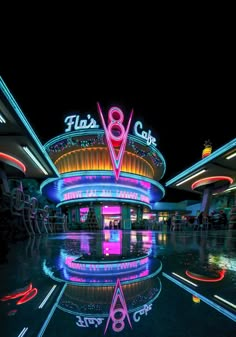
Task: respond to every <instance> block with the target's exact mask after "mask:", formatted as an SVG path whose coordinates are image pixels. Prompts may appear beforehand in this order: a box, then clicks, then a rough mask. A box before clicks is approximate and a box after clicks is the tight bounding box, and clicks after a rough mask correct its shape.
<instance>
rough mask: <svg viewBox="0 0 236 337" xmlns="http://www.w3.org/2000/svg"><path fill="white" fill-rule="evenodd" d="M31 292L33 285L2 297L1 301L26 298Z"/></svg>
mask: <svg viewBox="0 0 236 337" xmlns="http://www.w3.org/2000/svg"><path fill="white" fill-rule="evenodd" d="M31 290H32V283H30V284H29V285H27V286H26V287H25V288H22V289H18V290H16V291H15V292H13V293H12V294H10V295H6V296H4V297H2V298H1V299H0V300H1V301H8V300H14V299H15V298H18V297H21V296H24V295H25V294H27V293H28V292H29V291H31Z"/></svg>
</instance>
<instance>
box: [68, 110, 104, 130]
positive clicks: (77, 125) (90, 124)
mask: <svg viewBox="0 0 236 337" xmlns="http://www.w3.org/2000/svg"><path fill="white" fill-rule="evenodd" d="M64 122H65V124H67V128H66V129H65V132H69V131H72V127H73V129H74V130H81V129H98V128H99V125H98V124H97V122H96V121H95V119H94V118H91V115H90V114H87V119H80V115H71V116H67V117H66V118H65V120H64Z"/></svg>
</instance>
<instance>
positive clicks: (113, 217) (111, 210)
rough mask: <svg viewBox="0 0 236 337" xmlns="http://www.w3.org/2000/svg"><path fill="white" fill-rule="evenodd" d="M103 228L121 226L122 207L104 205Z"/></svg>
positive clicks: (117, 227)
mask: <svg viewBox="0 0 236 337" xmlns="http://www.w3.org/2000/svg"><path fill="white" fill-rule="evenodd" d="M102 219H103V229H120V228H121V207H120V206H112V205H109V206H103V207H102Z"/></svg>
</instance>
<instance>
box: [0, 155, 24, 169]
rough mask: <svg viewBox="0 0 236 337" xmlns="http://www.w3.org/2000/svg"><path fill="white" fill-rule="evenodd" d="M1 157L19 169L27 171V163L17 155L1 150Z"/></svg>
mask: <svg viewBox="0 0 236 337" xmlns="http://www.w3.org/2000/svg"><path fill="white" fill-rule="evenodd" d="M0 158H2V159H4V160H5V161H6V162H10V164H13V165H14V166H16V167H17V168H18V169H19V170H21V171H23V172H26V167H25V165H24V164H23V163H22V162H21V161H20V160H18V159H16V158H15V157H12V156H10V155H9V154H6V153H3V152H0Z"/></svg>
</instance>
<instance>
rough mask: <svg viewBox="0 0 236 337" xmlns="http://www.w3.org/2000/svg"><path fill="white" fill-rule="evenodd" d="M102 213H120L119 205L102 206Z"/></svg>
mask: <svg viewBox="0 0 236 337" xmlns="http://www.w3.org/2000/svg"><path fill="white" fill-rule="evenodd" d="M102 214H104V215H106V214H121V208H120V206H103V207H102Z"/></svg>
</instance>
